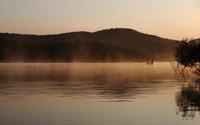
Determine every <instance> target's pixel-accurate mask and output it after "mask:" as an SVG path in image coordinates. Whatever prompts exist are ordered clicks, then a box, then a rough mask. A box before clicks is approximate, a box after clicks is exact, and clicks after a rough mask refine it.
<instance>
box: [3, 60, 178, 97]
mask: <svg viewBox="0 0 200 125" xmlns="http://www.w3.org/2000/svg"><path fill="white" fill-rule="evenodd" d="M0 78H1V79H0V96H2V97H7V98H9V99H23V98H25V97H27V96H32V95H39V94H46V95H56V96H59V97H68V98H79V99H80V98H94V99H97V98H100V99H102V98H103V99H109V101H131V100H132V99H134V98H136V97H137V96H139V95H142V94H146V95H147V94H150V93H155V92H156V91H157V90H159V88H161V87H162V85H163V84H168V86H173V80H175V77H174V74H173V73H172V70H171V69H170V68H169V64H168V63H158V64H156V65H154V66H149V65H146V64H140V63H133V64H126V63H122V64H117V63H116V64H109V63H106V64H87V63H86V64H1V65H0ZM168 80H170V82H168Z"/></svg>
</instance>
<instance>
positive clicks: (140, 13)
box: [0, 0, 200, 39]
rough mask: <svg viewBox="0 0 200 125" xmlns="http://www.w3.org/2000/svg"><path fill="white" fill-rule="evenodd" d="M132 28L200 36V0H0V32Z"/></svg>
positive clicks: (179, 36) (174, 36)
mask: <svg viewBox="0 0 200 125" xmlns="http://www.w3.org/2000/svg"><path fill="white" fill-rule="evenodd" d="M109 28H132V29H135V30H138V31H140V32H144V33H148V34H153V35H158V36H161V37H165V38H170V39H183V38H200V0H0V32H9V33H23V34H55V33H64V32H73V31H90V32H94V31H98V30H102V29H109Z"/></svg>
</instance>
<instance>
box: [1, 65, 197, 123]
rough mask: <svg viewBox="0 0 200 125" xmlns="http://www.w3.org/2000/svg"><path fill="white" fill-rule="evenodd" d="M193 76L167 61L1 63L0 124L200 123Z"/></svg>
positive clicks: (195, 84) (195, 83)
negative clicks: (181, 71) (176, 72)
mask: <svg viewBox="0 0 200 125" xmlns="http://www.w3.org/2000/svg"><path fill="white" fill-rule="evenodd" d="M195 79H196V78H195V77H193V76H191V77H189V76H186V77H185V78H183V77H181V76H179V75H177V74H175V73H174V71H173V70H172V68H171V65H170V63H156V64H155V65H147V64H145V63H74V64H73V63H71V64H70V63H67V64H65V63H62V64H60V63H57V64H48V63H46V64H42V63H35V64H32V63H28V64H24V63H19V64H15V63H10V64H6V63H5V64H0V124H1V125H199V123H200V117H199V116H200V113H199V111H200V92H199V90H200V87H199V84H198V81H196V82H195V81H194V80H195Z"/></svg>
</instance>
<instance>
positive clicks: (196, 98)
mask: <svg viewBox="0 0 200 125" xmlns="http://www.w3.org/2000/svg"><path fill="white" fill-rule="evenodd" d="M176 103H177V106H178V110H179V113H181V114H182V116H183V117H184V118H194V117H195V115H196V113H197V112H200V81H196V82H193V83H190V84H188V85H187V86H186V87H182V88H181V91H180V92H178V93H177V94H176Z"/></svg>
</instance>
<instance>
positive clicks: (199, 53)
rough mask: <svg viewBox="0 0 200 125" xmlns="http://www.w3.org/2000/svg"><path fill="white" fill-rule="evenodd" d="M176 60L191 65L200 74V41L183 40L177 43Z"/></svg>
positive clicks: (184, 64) (186, 65) (185, 65)
mask: <svg viewBox="0 0 200 125" xmlns="http://www.w3.org/2000/svg"><path fill="white" fill-rule="evenodd" d="M175 57H176V60H177V61H178V62H179V63H180V64H182V65H183V66H184V67H189V68H191V69H192V70H193V72H194V73H195V74H197V75H200V42H198V41H195V40H191V41H188V40H182V41H181V42H178V43H177V46H176V53H175Z"/></svg>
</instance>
